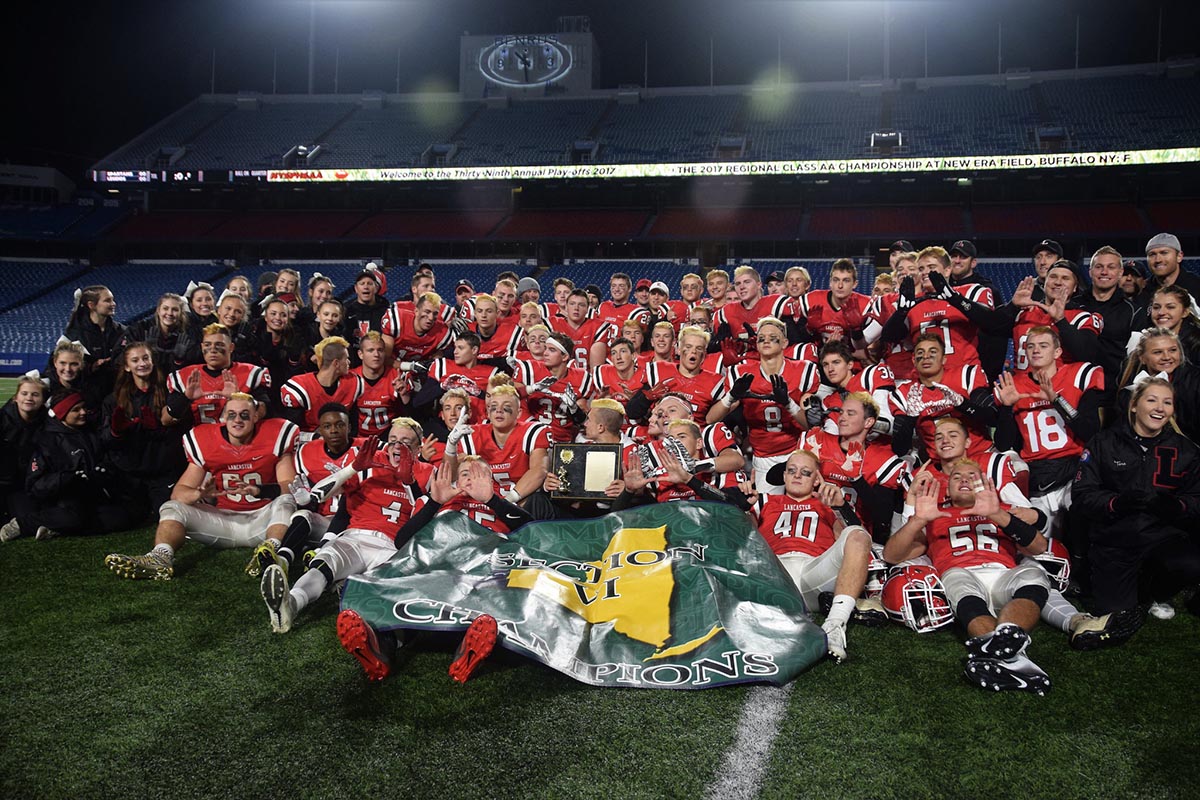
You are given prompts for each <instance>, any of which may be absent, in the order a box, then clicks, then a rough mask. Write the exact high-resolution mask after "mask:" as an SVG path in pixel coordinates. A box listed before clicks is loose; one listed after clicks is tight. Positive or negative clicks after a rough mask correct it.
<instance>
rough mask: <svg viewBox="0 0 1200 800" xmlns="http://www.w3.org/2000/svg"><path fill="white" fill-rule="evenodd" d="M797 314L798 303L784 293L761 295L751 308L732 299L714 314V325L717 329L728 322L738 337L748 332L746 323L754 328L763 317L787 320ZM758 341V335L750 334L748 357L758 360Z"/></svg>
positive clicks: (732, 332) (730, 331)
mask: <svg viewBox="0 0 1200 800" xmlns="http://www.w3.org/2000/svg"><path fill="white" fill-rule="evenodd" d="M795 316H796V303H795V301H793V300H792V298H790V297H788V296H787V295H782V294H769V295H766V296H765V297H760V298H759V299H758V302H756V303H754V304H753V305H752V306H751V307H750V308H746V307H745V306H743V305H742V304H741V303H740V302H739V301H737V300H730V301H729V302H728V303H726V304H725V305H723V306H721V307H720V308H719V309H717V311H716V313H715V314H713V322H712V325H713V330H714V331H715V330H717V329H718V328H719V327H721V324H722V323H728V325H729V334H730V336H733V337H734V338H737V337H740V336H742V335H743V334H745V333H747V330H746V325H749V326H750V329H751V330H753V329H754V328H755V326H757V325H758V321H759V320H760V319H762V318H763V317H775V318H777V319H781V320H784V321H786V320H787V318H788V317H793V318H794V317H795ZM757 341H758V337H757V336H750V337H749V340H748V342H747V347H748V348H749V349H748V350H747V352H746V357H747V358H749V359H751V360H754V361H757V360H758V350H757V349H755V347H756V343H757Z"/></svg>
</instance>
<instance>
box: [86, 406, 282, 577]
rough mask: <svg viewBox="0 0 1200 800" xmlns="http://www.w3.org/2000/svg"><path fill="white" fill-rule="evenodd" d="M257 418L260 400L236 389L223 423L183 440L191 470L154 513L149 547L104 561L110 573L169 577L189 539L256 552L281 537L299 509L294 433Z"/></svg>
mask: <svg viewBox="0 0 1200 800" xmlns="http://www.w3.org/2000/svg"><path fill="white" fill-rule="evenodd" d="M258 417H259V408H258V403H257V401H255V399H254V398H253V397H251V396H250V395H248V394H243V393H241V392H236V393H234V394H232V395H230V397H229V399H228V400H227V401H225V409H224V411H223V412H222V420H223V423H222V424H221V425H198V426H196V427H195V428H193V429H192V430H190V431H189V432H188V433H187V434H186V435H185V436H184V437H183V450H184V454H185V455H186V456H187V460H188V466H187V469H185V470H184V472H183V475H182V476H181V477H180V478H179V481H178V482H177V483H176V484H175V488H174V489H173V490H172V491H171V499H170V500H169V501H167V502H166V503H164V504H163V506H162V507H161V508H160V509H159V510H158V520H159V521H158V529H157V531H156V532H155V535H154V547H153V549H151V550H150V552H148V553H146V554H145V555H141V556H128V555H121V554H119V553H113V554H111V555H109V556H106V557H105V559H104V563H105V564H106V565H107V566H108V568H109V569H111V570H112V571H113V572H115V573H117V574H118V575H120V576H121V577H122V578H134V579H153V580H168V579H170V578H171V576H172V575H174V573H175V567H174V561H175V553H176V551H178V550H179V548H180V547H182V546H183V544H184V542H185V541H186V540H187V539H192V540H194V541H198V542H200V543H202V544H208V545H211V546H213V547H254V546H255V545H258V544H259V543H261V542H262V541H263V539H264V538H267V537H269V538H272V539H276V540H279V539H282V538H283V534H284V532H285V531H286V530H287V525H288V520H289V519H290V517H291V515H292V512H293V511H295V510H296V504H295V502H294V500H293V499H292V495H291V494H290V493H288V489H287V487H289V486H290V485H291V483H292V481H293V480H294V479H295V477H296V469H295V465H294V463H293V460H292V451H293V450H294V449H295V445H296V438H297V436H298V435H299V430H298V429H297V428H296V426H295V425H293V424H292V423H290V422H288V421H287V420H283V419H265V420H262V421H261V422H259V421H258ZM210 503H215V507H214V505H209V504H210ZM254 563H257V562H254Z"/></svg>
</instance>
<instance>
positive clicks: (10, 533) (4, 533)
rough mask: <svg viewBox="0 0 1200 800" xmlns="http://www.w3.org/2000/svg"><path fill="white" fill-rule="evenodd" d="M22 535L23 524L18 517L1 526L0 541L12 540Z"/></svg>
mask: <svg viewBox="0 0 1200 800" xmlns="http://www.w3.org/2000/svg"><path fill="white" fill-rule="evenodd" d="M20 535H21V525H20V524H19V523H18V522H17V520H16V518H15V517H14V518H13V519H10V520H9V521H8V522H6V523H4V527H3V528H0V542H11V541H12V540H13V539H16V538H17V537H19V536H20Z"/></svg>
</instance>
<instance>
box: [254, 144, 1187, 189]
mask: <svg viewBox="0 0 1200 800" xmlns="http://www.w3.org/2000/svg"><path fill="white" fill-rule="evenodd" d="M1198 161H1200V147H1175V148H1170V149H1165V150H1111V151H1108V152H1102V153H1039V154H1036V155H1011V156H948V157H944V158H854V159H837V160H833V159H824V160H812V161H720V162H708V161H702V162H695V163H687V164H555V165H544V166H529V167H411V168H402V169H311V168H310V169H273V170H269V171H268V172H267V181H268V182H269V183H344V182H350V181H358V182H372V183H402V182H417V181H511V180H577V179H582V180H595V179H597V178H626V179H628V178H693V177H707V176H711V177H723V176H742V175H875V174H884V173H896V172H951V173H954V172H981V171H997V170H1014V171H1016V170H1034V169H1064V168H1073V167H1128V166H1144V165H1151V164H1185V163H1193V162H1198Z"/></svg>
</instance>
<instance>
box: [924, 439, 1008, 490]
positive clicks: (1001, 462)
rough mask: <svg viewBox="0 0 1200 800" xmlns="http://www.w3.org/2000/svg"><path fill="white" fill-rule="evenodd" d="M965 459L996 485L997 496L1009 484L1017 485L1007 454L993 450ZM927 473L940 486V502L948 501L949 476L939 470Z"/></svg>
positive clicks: (931, 470)
mask: <svg viewBox="0 0 1200 800" xmlns="http://www.w3.org/2000/svg"><path fill="white" fill-rule="evenodd" d="M967 458H970V459H971V460H972V461H974V462H975V463H976V464H978V465H979V469H980V470H982V471H983V474H984V475H985V476H987V477H989V478H991V479H992V483H994V484H996V492H997V493H999V494H1003V493H1004V490H1005V488H1007V487H1008V486H1009V485H1010V484H1017V483H1018V482H1017V473H1016V470H1014V469H1013V465H1012V459H1011V458H1009V457H1008V454H1007V453H997V452H996V451H994V450H993V451H990V452H987V453H983V454H982V455H977V456H971V455H968V456H967ZM928 471H929V474H930V475H932V476H933V477H934V478H936V479H937V482H938V483H939V484H941V487H942V500H943V501H946V500H947V499H949V497H950V476H949V475H947V474H946V473H945V472H942V471H941V470H940V469H932V468H931V469H930V470H928ZM1017 488H1018V490H1020V485H1019V484H1018V485H1017ZM1023 494H1024V492H1022V495H1023Z"/></svg>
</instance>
